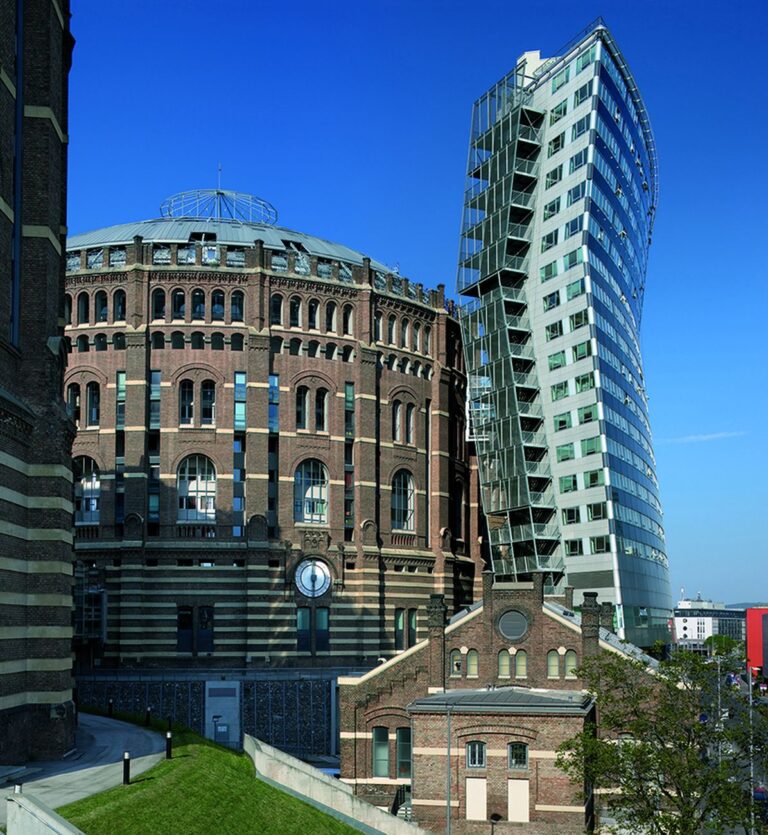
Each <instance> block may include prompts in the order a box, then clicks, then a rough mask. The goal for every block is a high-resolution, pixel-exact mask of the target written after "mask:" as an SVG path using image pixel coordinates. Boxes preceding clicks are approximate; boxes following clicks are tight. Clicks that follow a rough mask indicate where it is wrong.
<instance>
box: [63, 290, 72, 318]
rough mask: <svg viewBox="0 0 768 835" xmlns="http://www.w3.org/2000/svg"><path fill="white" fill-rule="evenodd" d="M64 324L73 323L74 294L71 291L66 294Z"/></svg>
mask: <svg viewBox="0 0 768 835" xmlns="http://www.w3.org/2000/svg"><path fill="white" fill-rule="evenodd" d="M64 324H65V325H71V324H72V296H70V295H69V293H65V294H64Z"/></svg>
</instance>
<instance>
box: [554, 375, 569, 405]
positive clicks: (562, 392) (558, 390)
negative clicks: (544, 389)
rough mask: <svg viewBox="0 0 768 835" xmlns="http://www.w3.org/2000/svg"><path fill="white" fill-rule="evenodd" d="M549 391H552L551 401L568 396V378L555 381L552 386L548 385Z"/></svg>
mask: <svg viewBox="0 0 768 835" xmlns="http://www.w3.org/2000/svg"><path fill="white" fill-rule="evenodd" d="M550 391H551V392H552V400H553V401H556V400H562V399H563V398H565V397H568V380H563V382H562V383H555V384H554V385H553V386H550Z"/></svg>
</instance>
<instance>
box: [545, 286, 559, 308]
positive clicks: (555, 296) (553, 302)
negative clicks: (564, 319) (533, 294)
mask: <svg viewBox="0 0 768 835" xmlns="http://www.w3.org/2000/svg"><path fill="white" fill-rule="evenodd" d="M559 304H560V291H559V290H555V292H554V293H550V294H549V295H548V296H544V312H545V313H546V312H547V311H548V310H552V309H554V308H555V307H557V306H558V305H559Z"/></svg>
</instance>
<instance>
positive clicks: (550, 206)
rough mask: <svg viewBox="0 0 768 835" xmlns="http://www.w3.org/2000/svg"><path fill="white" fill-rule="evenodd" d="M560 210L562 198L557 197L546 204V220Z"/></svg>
mask: <svg viewBox="0 0 768 835" xmlns="http://www.w3.org/2000/svg"><path fill="white" fill-rule="evenodd" d="M559 211H560V198H559V197H556V198H555V199H554V200H552V201H551V202H549V203H547V205H546V206H544V220H549V219H550V218H551V217H554V216H555V215H556V214H557V213H558V212H559Z"/></svg>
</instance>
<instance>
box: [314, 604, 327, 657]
mask: <svg viewBox="0 0 768 835" xmlns="http://www.w3.org/2000/svg"><path fill="white" fill-rule="evenodd" d="M328 614H329V611H328V608H327V607H325V606H320V607H318V608H317V609H315V652H328V650H329V649H330V648H331V632H330V628H329V626H328Z"/></svg>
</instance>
